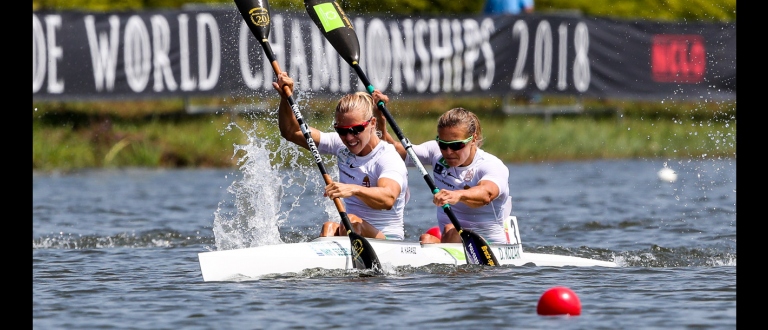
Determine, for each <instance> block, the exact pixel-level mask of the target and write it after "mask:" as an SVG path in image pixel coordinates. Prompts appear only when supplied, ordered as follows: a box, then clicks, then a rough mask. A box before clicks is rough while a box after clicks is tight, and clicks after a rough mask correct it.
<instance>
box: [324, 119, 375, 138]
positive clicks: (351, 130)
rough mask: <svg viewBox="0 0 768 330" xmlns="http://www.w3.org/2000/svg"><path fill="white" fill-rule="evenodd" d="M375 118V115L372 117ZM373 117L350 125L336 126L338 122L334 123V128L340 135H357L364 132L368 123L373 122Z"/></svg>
mask: <svg viewBox="0 0 768 330" xmlns="http://www.w3.org/2000/svg"><path fill="white" fill-rule="evenodd" d="M371 119H373V117H371ZM371 119H368V120H366V121H364V122H362V123H361V124H356V125H349V126H336V124H333V129H335V130H336V133H339V136H346V135H347V134H352V135H354V136H357V135H358V134H360V133H362V132H363V131H364V130H365V128H366V127H368V124H369V123H370V122H371Z"/></svg>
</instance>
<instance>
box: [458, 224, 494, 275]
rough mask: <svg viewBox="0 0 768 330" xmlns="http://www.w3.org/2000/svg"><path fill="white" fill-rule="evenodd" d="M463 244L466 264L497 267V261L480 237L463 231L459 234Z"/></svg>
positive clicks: (465, 230)
mask: <svg viewBox="0 0 768 330" xmlns="http://www.w3.org/2000/svg"><path fill="white" fill-rule="evenodd" d="M459 235H460V236H461V240H462V242H463V243H464V254H465V256H466V258H467V263H468V264H475V265H486V266H498V265H499V261H498V260H496V256H494V255H493V251H491V246H490V245H488V243H487V242H486V241H485V240H484V239H483V238H482V237H480V235H478V234H476V233H474V232H472V231H470V230H467V229H464V230H462V231H461V233H459Z"/></svg>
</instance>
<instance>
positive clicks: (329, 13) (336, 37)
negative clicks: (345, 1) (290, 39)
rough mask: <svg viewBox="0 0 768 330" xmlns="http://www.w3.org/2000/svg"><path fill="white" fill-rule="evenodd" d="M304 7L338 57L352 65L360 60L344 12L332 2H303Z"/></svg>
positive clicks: (353, 34)
mask: <svg viewBox="0 0 768 330" xmlns="http://www.w3.org/2000/svg"><path fill="white" fill-rule="evenodd" d="M304 7H306V8H307V13H308V14H309V17H311V18H312V21H313V22H315V25H317V27H318V28H319V29H320V32H322V33H323V35H324V36H325V39H327V40H328V42H329V43H330V44H331V45H332V46H333V48H335V49H336V52H338V53H339V56H341V58H343V59H344V61H346V62H347V63H349V64H350V65H352V64H353V63H357V61H359V60H360V43H359V42H358V40H357V34H355V29H354V28H353V27H352V22H350V20H349V18H347V15H346V14H345V13H344V10H342V9H341V6H339V4H338V3H336V1H334V0H304Z"/></svg>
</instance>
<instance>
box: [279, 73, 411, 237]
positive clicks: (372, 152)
mask: <svg viewBox="0 0 768 330" xmlns="http://www.w3.org/2000/svg"><path fill="white" fill-rule="evenodd" d="M293 84H294V83H293V79H292V78H291V77H289V76H288V74H287V73H285V72H282V73H280V74H279V75H278V77H277V81H276V82H273V83H272V86H273V87H274V88H275V89H276V90H277V91H278V93H280V96H281V100H280V108H279V110H278V117H277V118H278V126H279V127H280V134H281V135H282V136H283V138H285V139H286V140H287V141H291V142H293V143H295V144H297V145H299V146H301V147H304V148H305V149H309V144H307V140H306V139H305V138H304V133H303V132H302V131H301V127H299V122H298V121H297V120H296V117H295V116H294V114H293V111H292V110H291V107H290V105H289V104H288V96H287V94H285V92H284V88H285V87H286V86H287V87H288V89H289V90H290V93H291V94H293ZM288 95H290V94H288ZM375 112H379V110H378V109H377V108H376V105H375V104H374V103H373V100H372V99H371V96H370V95H369V94H367V93H364V92H358V93H352V94H347V95H345V96H343V97H342V98H341V99H340V100H339V102H338V104H337V105H336V112H335V115H334V118H335V121H334V123H333V127H334V130H335V132H321V131H319V130H317V129H315V128H313V127H309V128H308V129H309V131H310V134H311V135H312V139H313V140H314V142H315V144H316V146H317V149H318V151H319V152H320V153H321V154H332V155H335V156H336V161H337V165H338V168H339V180H338V182H332V183H331V184H329V185H327V186H326V187H325V194H324V195H325V196H327V197H329V198H331V199H335V198H337V197H338V198H341V199H342V200H343V201H344V204H345V207H346V211H347V215H348V216H349V221H350V223H351V224H352V227H353V228H352V229H353V230H354V231H355V232H356V233H358V234H360V235H362V236H364V237H369V238H381V239H394V240H402V239H403V236H404V228H403V210H404V208H405V204H406V202H407V200H408V196H407V193H408V169H407V168H406V167H405V164H404V163H403V160H402V159H401V158H400V155H399V154H398V153H397V150H396V149H395V147H394V146H393V145H392V144H389V143H387V142H385V141H383V140H382V139H381V138H380V134H381V133H380V132H377V131H376V122H377V121H378V120H379V119H378V118H377V117H376V116H374V114H375ZM346 232H347V230H346V228H344V226H343V225H342V224H340V223H338V222H334V221H328V222H326V223H324V224H323V228H322V230H321V232H320V236H343V235H346Z"/></svg>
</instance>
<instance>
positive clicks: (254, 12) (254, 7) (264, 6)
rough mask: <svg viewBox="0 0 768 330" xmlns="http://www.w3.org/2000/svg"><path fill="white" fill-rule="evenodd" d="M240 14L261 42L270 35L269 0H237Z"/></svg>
mask: <svg viewBox="0 0 768 330" xmlns="http://www.w3.org/2000/svg"><path fill="white" fill-rule="evenodd" d="M235 4H236V5H237V9H238V10H239V11H240V15H243V19H245V23H246V24H247V25H248V28H250V29H251V33H253V35H254V36H255V37H256V39H258V41H259V42H261V41H266V40H267V37H269V28H270V26H271V24H270V20H269V2H267V0H235Z"/></svg>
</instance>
